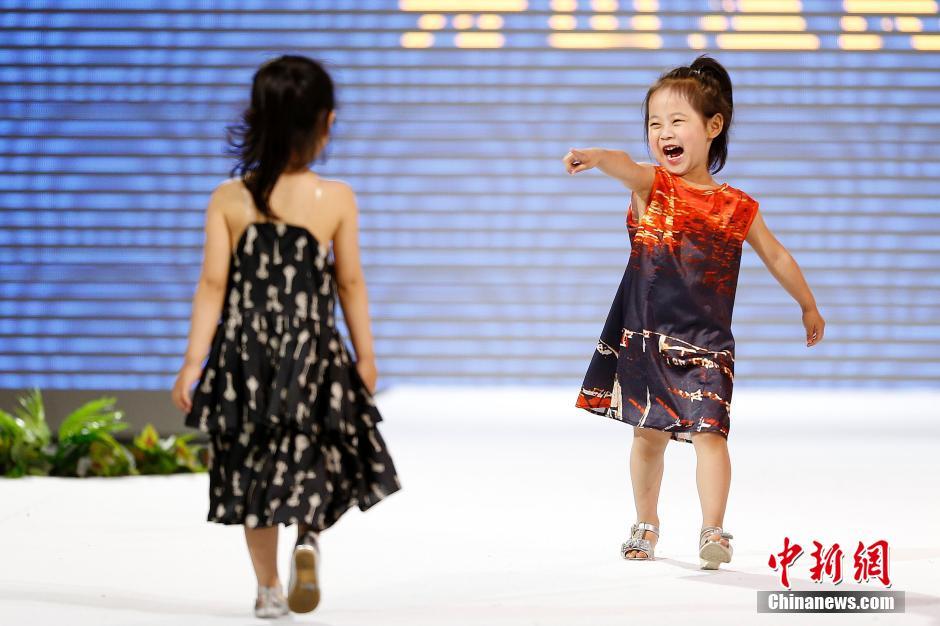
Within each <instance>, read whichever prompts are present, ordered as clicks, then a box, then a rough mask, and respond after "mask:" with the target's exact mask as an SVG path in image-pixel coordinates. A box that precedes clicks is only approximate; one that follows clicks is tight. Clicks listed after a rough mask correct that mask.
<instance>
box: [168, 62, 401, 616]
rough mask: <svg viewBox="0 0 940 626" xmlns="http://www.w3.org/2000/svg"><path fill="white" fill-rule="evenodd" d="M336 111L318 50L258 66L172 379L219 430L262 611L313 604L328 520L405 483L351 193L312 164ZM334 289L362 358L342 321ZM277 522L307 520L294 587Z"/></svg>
mask: <svg viewBox="0 0 940 626" xmlns="http://www.w3.org/2000/svg"><path fill="white" fill-rule="evenodd" d="M334 119H335V112H334V99H333V84H332V81H331V80H330V77H329V75H328V74H327V73H326V71H325V70H324V69H323V68H322V67H321V66H320V65H319V64H317V63H316V62H314V61H312V60H310V59H307V58H304V57H298V56H283V57H280V58H278V59H274V60H273V61H270V62H268V63H266V64H265V65H263V66H262V67H261V68H260V69H259V70H258V71H257V73H255V76H254V81H253V85H252V91H251V104H250V106H249V108H248V109H247V110H246V111H245V113H244V120H243V124H242V126H241V127H240V128H238V129H236V133H235V137H234V138H232V140H231V141H232V145H233V147H234V152H235V153H236V154H238V157H239V163H238V164H237V165H236V166H235V168H234V169H233V171H232V175H233V176H235V175H236V174H237V175H238V177H237V178H231V179H229V180H227V181H225V182H223V183H222V184H220V185H219V186H218V187H217V188H216V189H215V191H214V192H213V193H212V197H211V198H210V200H209V207H208V211H207V215H206V239H205V258H204V261H203V266H202V275H201V277H200V279H199V284H198V287H197V288H196V293H195V297H194V298H193V316H192V328H191V331H190V334H189V347H188V348H187V350H186V357H185V361H184V364H183V366H182V369H180V372H179V375H178V376H177V378H176V383H175V385H174V386H173V400H174V402H175V404H176V406H177V407H179V408H180V409H181V410H182V411H185V412H186V413H187V415H186V424H187V425H188V426H191V427H195V428H199V429H200V430H203V431H205V432H207V433H208V434H209V452H210V456H209V459H210V461H209V516H208V519H209V521H212V522H218V523H221V524H241V525H244V527H245V540H246V542H247V544H248V552H249V554H250V556H251V561H252V564H253V565H254V570H255V575H256V576H257V578H258V595H257V599H256V601H255V614H256V615H257V616H258V617H277V616H280V615H284V614H286V613H287V612H288V609H290V610H293V611H295V612H307V611H312V610H313V609H314V608H315V607H316V606H317V604H318V602H319V599H320V590H319V583H318V580H317V569H318V561H319V549H318V545H317V536H318V533H319V532H320V531H322V530H324V529H326V528H329V527H330V526H331V525H332V524H333V523H334V522H336V520H337V519H338V518H339V517H340V516H341V515H342V514H343V513H344V512H345V511H346V510H347V509H348V508H350V507H352V506H353V505H358V506H359V508H360V509H362V510H363V511H364V510H366V509H368V508H369V507H371V506H372V505H373V504H375V503H376V502H378V501H379V500H381V499H383V498H384V497H386V496H388V495H389V494H391V493H393V492H395V491H396V490H398V489H399V482H398V478H397V475H396V473H395V468H394V466H393V465H392V459H391V458H390V457H389V455H388V452H387V451H386V450H385V443H384V442H383V440H382V437H381V436H380V435H379V432H378V430H377V429H376V425H377V423H378V422H379V421H380V420H381V417H380V416H379V413H378V411H377V410H376V407H375V403H374V401H373V396H372V393H373V390H374V388H375V382H376V376H377V373H376V367H375V356H374V353H373V350H372V335H371V333H370V330H369V318H368V304H367V297H366V286H365V282H364V280H363V273H362V268H361V267H360V263H359V244H358V216H357V209H356V202H355V197H354V195H353V192H352V190H351V189H350V188H349V186H348V185H346V184H345V183H342V182H340V181H335V180H327V179H323V178H320V177H319V176H317V175H316V174H315V173H313V172H312V171H310V170H308V169H307V166H308V165H309V164H310V163H311V162H312V161H313V160H314V159H315V158H316V156H317V155H318V154H320V153H321V152H322V150H323V149H324V147H325V146H326V143H327V141H328V139H329V130H330V127H331V126H332V124H333V121H334ZM330 243H332V244H333V254H332V255H331V253H330ZM334 257H335V262H334ZM337 295H338V296H339V299H340V302H341V304H342V307H343V312H344V313H345V319H346V323H347V326H348V328H349V332H350V335H351V338H352V343H353V346H354V347H355V354H356V360H355V362H354V361H353V360H352V359H351V358H350V356H349V353H348V351H347V348H346V346H345V343H344V340H343V338H342V337H341V336H340V333H339V332H338V331H337V328H336V320H335V317H334V301H335V299H336V297H337ZM223 306H224V309H223ZM220 315H221V321H220ZM204 361H205V367H204V369H203V365H202V364H203V362H204ZM197 380H198V385H197V387H196V389H195V391H194V393H193V395H192V398H190V390H191V388H192V386H193V384H194V383H196V382H197ZM278 524H285V525H287V524H297V525H298V533H297V543H296V547H295V548H294V551H293V555H292V559H291V576H290V583H289V586H288V593H287V598H286V599H285V597H284V594H283V592H282V590H281V583H280V579H279V577H278V572H277V536H278V526H277V525H278Z"/></svg>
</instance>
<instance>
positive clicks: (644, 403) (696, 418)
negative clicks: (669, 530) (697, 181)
mask: <svg viewBox="0 0 940 626" xmlns="http://www.w3.org/2000/svg"><path fill="white" fill-rule="evenodd" d="M757 209H758V203H757V202H756V201H755V200H754V199H753V198H751V197H750V196H748V195H747V194H745V193H744V192H743V191H740V190H738V189H735V188H733V187H729V186H728V184H727V183H725V184H723V185H720V186H718V187H715V188H713V189H699V188H696V187H693V186H692V185H690V184H689V183H687V182H685V181H683V180H682V178H681V177H679V176H675V175H673V174H671V173H669V171H668V170H666V169H665V168H664V167H661V166H656V167H655V176H654V179H653V186H652V189H651V191H650V197H649V200H648V202H647V209H646V211H645V212H644V213H643V216H642V218H640V220H639V221H637V219H636V217H635V216H634V211H633V210H632V206H631V209H630V210H628V212H627V231H628V233H629V237H630V244H631V251H630V259H629V261H628V264H627V268H626V271H625V272H624V275H623V279H622V280H621V282H620V287H619V288H618V290H617V294H616V296H615V297H614V302H613V304H612V305H611V308H610V313H609V314H608V316H607V321H606V323H605V324H604V328H603V330H602V332H601V336H600V340H599V341H598V343H597V347H596V349H595V351H594V355H593V357H592V359H591V362H590V365H589V366H588V370H587V373H586V374H585V376H584V382H583V384H582V386H581V391H580V393H579V394H578V399H577V402H576V406H577V407H579V408H582V409H585V410H588V411H591V412H592V413H596V414H598V415H604V416H606V417H610V418H613V419H616V420H620V421H623V422H626V423H628V424H631V425H633V426H637V427H642V428H654V429H656V430H662V431H665V432H668V433H670V434H671V436H672V439H675V440H677V441H687V442H691V440H692V433H693V432H713V433H718V434H721V435H722V436H724V437H727V436H728V431H729V428H730V419H731V416H730V407H731V392H732V387H733V383H734V337H733V336H732V334H731V314H732V309H733V307H734V296H735V291H736V289H737V283H738V273H739V270H740V265H741V251H742V247H743V243H744V239H745V238H746V237H747V233H748V230H749V229H750V227H751V223H752V222H753V220H754V218H755V216H756V215H757Z"/></svg>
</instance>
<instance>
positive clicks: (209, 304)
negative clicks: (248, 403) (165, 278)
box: [184, 186, 231, 365]
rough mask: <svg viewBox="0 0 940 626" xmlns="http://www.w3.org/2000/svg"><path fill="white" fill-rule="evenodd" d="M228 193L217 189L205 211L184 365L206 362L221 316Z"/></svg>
mask: <svg viewBox="0 0 940 626" xmlns="http://www.w3.org/2000/svg"><path fill="white" fill-rule="evenodd" d="M228 193H229V191H228V190H226V189H224V188H223V187H222V186H220V187H218V188H217V189H216V190H215V191H214V192H213V193H212V196H211V197H210V198H209V207H208V209H207V210H206V227H205V233H206V237H205V248H204V252H203V259H202V270H201V272H200V275H199V283H198V284H197V285H196V293H195V295H194V296H193V309H192V321H191V323H190V330H189V342H188V346H187V348H186V357H185V359H184V364H186V365H192V364H197V365H201V364H202V362H203V361H204V360H205V358H206V356H207V355H208V353H209V346H210V344H211V343H212V337H213V335H214V334H215V329H216V326H217V325H218V323H219V317H220V316H221V314H222V303H223V300H224V299H225V287H226V281H227V280H228V268H229V263H230V261H231V251H230V250H229V245H230V244H229V241H230V236H229V230H228V223H227V222H226V219H225V213H224V212H223V210H222V207H223V205H224V203H225V201H226V197H227V196H228Z"/></svg>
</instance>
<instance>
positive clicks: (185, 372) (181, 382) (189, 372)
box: [172, 363, 202, 413]
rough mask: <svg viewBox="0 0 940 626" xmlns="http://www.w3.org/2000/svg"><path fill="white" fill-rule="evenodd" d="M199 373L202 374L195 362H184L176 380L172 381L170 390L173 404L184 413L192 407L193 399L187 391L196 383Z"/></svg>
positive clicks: (200, 368)
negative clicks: (171, 389) (171, 390)
mask: <svg viewBox="0 0 940 626" xmlns="http://www.w3.org/2000/svg"><path fill="white" fill-rule="evenodd" d="M200 375H202V367H200V366H199V365H197V364H195V363H192V364H184V365H183V367H182V368H180V371H179V374H177V375H176V382H175V383H173V392H172V396H173V404H175V405H176V408H178V409H179V410H180V411H183V412H184V413H189V411H190V410H191V409H192V408H193V401H192V398H191V397H190V395H189V392H190V390H191V389H192V388H193V385H195V384H196V381H198V380H199V376H200Z"/></svg>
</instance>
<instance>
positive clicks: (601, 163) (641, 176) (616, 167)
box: [562, 148, 655, 200]
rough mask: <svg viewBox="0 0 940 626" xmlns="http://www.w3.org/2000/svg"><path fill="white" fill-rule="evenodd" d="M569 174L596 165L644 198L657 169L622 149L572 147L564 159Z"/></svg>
mask: <svg viewBox="0 0 940 626" xmlns="http://www.w3.org/2000/svg"><path fill="white" fill-rule="evenodd" d="M562 160H563V161H564V163H565V169H566V170H567V171H568V173H569V174H577V173H578V172H583V171H584V170H589V169H591V168H593V167H596V168H597V169H599V170H600V171H602V172H604V173H605V174H607V175H608V176H610V177H611V178H616V179H617V180H619V181H620V182H621V183H623V184H624V186H626V187H629V188H630V189H631V190H632V191H633V192H635V193H636V194H637V195H639V196H640V197H641V198H643V199H644V200H645V199H646V198H648V197H649V193H650V189H651V188H652V187H653V178H654V177H655V169H654V168H653V166H652V165H649V164H646V163H637V162H636V161H634V160H633V159H632V158H631V157H630V155H629V154H627V153H626V152H624V151H622V150H607V149H605V148H584V149H575V148H572V149H571V151H569V152H568V154H566V155H565V156H564V158H563V159H562Z"/></svg>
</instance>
